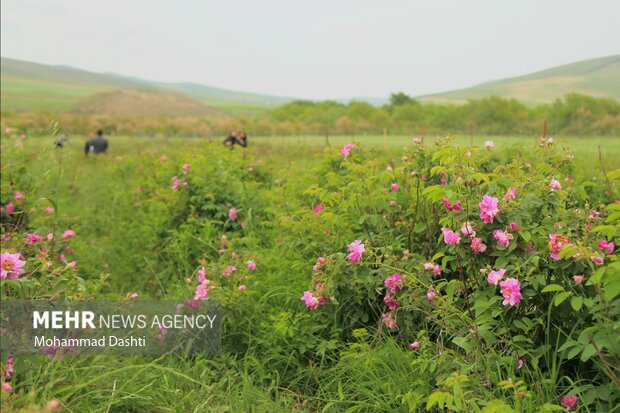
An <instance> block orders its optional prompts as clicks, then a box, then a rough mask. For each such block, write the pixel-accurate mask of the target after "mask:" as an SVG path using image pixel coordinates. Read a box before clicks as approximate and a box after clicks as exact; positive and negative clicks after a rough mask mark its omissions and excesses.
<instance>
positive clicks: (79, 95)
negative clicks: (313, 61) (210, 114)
mask: <svg viewBox="0 0 620 413" xmlns="http://www.w3.org/2000/svg"><path fill="white" fill-rule="evenodd" d="M1 69H2V77H1V88H2V94H1V101H2V108H3V109H10V110H18V111H29V110H47V111H71V110H74V109H76V107H77V106H78V105H80V104H81V101H82V100H83V99H84V98H86V97H88V96H91V95H94V94H96V93H99V92H103V91H106V90H116V89H139V90H148V89H152V90H161V91H172V92H177V93H180V94H183V95H187V96H189V97H191V98H194V99H196V100H198V101H200V102H202V103H203V104H205V105H208V106H212V107H217V108H221V109H223V110H226V111H228V112H237V113H238V112H245V111H248V112H249V111H252V112H256V111H260V110H267V109H268V108H270V107H272V106H275V105H278V104H281V103H285V102H288V101H291V100H293V98H286V97H280V96H272V95H262V94H257V93H248V92H238V91H232V90H227V89H221V88H216V87H211V86H206V85H201V84H196V83H165V82H154V81H148V80H143V79H138V78H132V77H125V76H119V75H115V74H108V73H93V72H88V71H85V70H80V69H75V68H71V67H67V66H51V65H43V64H38V63H31V62H25V61H21V60H15V59H9V58H5V57H2V58H1ZM128 96H133V95H128ZM175 101H178V100H175Z"/></svg>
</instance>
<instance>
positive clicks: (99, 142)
mask: <svg viewBox="0 0 620 413" xmlns="http://www.w3.org/2000/svg"><path fill="white" fill-rule="evenodd" d="M107 150H108V140H107V139H106V138H104V137H103V131H102V130H101V129H99V130H98V131H97V135H95V137H94V138H91V139H89V140H88V141H86V146H84V154H85V155H88V154H89V153H95V154H99V153H106V151H107Z"/></svg>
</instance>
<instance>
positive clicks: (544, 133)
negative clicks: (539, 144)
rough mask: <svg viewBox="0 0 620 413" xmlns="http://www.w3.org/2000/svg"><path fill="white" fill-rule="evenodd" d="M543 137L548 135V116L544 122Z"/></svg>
mask: <svg viewBox="0 0 620 413" xmlns="http://www.w3.org/2000/svg"><path fill="white" fill-rule="evenodd" d="M542 137H543V138H546V137H547V118H545V121H544V122H543V134H542Z"/></svg>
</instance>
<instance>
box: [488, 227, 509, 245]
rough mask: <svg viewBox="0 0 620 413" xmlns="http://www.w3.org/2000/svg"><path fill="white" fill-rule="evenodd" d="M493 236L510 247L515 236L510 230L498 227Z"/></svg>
mask: <svg viewBox="0 0 620 413" xmlns="http://www.w3.org/2000/svg"><path fill="white" fill-rule="evenodd" d="M493 238H495V240H496V241H497V243H498V244H499V245H503V246H504V247H506V248H508V247H509V246H510V240H511V239H512V238H513V236H512V234H510V233H509V232H508V231H502V230H500V229H496V230H495V231H493Z"/></svg>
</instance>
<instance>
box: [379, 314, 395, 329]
mask: <svg viewBox="0 0 620 413" xmlns="http://www.w3.org/2000/svg"><path fill="white" fill-rule="evenodd" d="M381 320H382V321H383V324H385V325H386V326H387V327H388V328H390V329H395V328H398V325H397V324H396V320H395V319H394V316H393V315H392V314H391V313H387V314H383V316H381Z"/></svg>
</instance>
